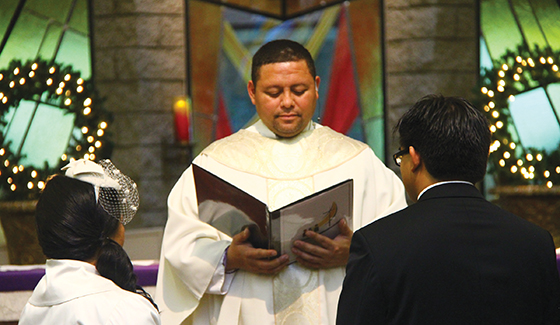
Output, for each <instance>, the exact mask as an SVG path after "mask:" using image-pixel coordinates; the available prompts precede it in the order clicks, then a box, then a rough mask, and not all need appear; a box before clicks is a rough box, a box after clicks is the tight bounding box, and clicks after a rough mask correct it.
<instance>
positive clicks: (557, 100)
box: [546, 83, 560, 119]
mask: <svg viewBox="0 0 560 325" xmlns="http://www.w3.org/2000/svg"><path fill="white" fill-rule="evenodd" d="M546 92H547V94H548V97H549V98H550V101H551V102H552V107H554V111H555V112H556V117H558V119H560V83H555V84H552V85H548V87H546Z"/></svg>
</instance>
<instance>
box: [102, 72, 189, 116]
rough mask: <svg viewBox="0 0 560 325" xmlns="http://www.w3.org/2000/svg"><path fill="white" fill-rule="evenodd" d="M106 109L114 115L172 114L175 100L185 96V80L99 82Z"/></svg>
mask: <svg viewBox="0 0 560 325" xmlns="http://www.w3.org/2000/svg"><path fill="white" fill-rule="evenodd" d="M97 89H98V91H99V93H100V94H101V96H102V97H104V98H105V107H107V109H109V110H110V111H111V112H113V113H124V112H127V111H131V110H133V111H135V112H141V111H145V112H154V113H155V112H160V113H165V114H172V113H171V112H172V110H173V98H174V97H177V96H184V95H185V94H186V86H185V84H184V80H138V81H106V82H98V83H97Z"/></svg>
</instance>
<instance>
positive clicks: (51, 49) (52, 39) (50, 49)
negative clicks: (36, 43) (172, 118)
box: [38, 21, 64, 59]
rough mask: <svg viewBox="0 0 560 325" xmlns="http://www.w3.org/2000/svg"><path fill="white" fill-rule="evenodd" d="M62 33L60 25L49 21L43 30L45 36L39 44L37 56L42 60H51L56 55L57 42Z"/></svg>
mask: <svg viewBox="0 0 560 325" xmlns="http://www.w3.org/2000/svg"><path fill="white" fill-rule="evenodd" d="M63 32H64V30H63V28H62V25H61V24H60V23H57V22H55V21H50V22H49V23H48V26H47V29H46V30H45V35H44V38H43V40H42V41H43V43H42V44H41V48H40V49H39V53H38V55H39V56H40V57H42V58H44V59H50V58H52V57H53V56H54V54H55V53H56V48H57V46H58V41H59V39H60V37H61V35H62V33H63Z"/></svg>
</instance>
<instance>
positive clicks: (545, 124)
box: [509, 87, 560, 150]
mask: <svg viewBox="0 0 560 325" xmlns="http://www.w3.org/2000/svg"><path fill="white" fill-rule="evenodd" d="M509 109H510V111H511V115H512V117H513V121H514V123H515V126H516V128H517V133H518V134H519V138H520V140H521V143H522V144H523V146H524V147H533V148H537V149H546V150H554V149H556V148H557V147H558V144H560V125H559V124H558V119H557V118H556V116H555V114H554V111H553V109H552V107H551V105H550V102H549V101H548V97H547V96H546V93H545V91H544V88H542V87H541V88H537V89H534V90H531V91H528V92H525V93H523V94H520V95H517V96H516V97H515V100H514V101H513V102H511V103H510V105H509Z"/></svg>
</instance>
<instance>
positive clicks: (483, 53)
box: [480, 37, 493, 70]
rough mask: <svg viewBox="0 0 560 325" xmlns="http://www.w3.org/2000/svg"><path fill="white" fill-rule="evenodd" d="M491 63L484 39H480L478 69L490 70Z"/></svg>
mask: <svg viewBox="0 0 560 325" xmlns="http://www.w3.org/2000/svg"><path fill="white" fill-rule="evenodd" d="M492 67H493V63H492V58H491V57H490V53H488V48H487V47H486V42H485V41H484V38H483V37H481V38H480V68H481V70H482V68H486V69H492Z"/></svg>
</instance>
